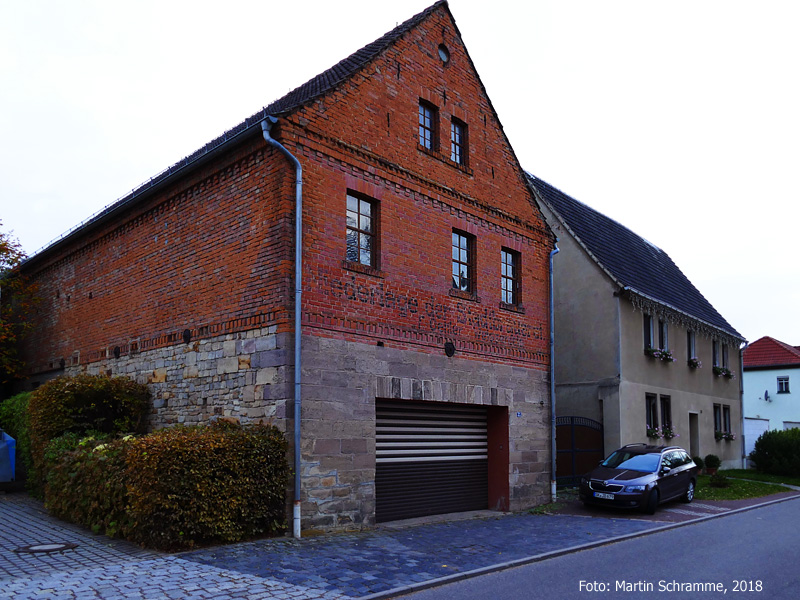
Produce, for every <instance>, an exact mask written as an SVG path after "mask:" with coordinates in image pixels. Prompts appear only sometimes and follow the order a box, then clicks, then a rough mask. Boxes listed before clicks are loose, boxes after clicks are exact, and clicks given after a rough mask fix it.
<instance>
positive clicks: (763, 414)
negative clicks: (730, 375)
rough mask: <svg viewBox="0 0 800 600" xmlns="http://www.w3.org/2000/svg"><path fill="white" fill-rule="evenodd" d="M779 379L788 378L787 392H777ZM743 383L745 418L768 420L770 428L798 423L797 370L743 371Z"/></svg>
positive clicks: (799, 371)
mask: <svg viewBox="0 0 800 600" xmlns="http://www.w3.org/2000/svg"><path fill="white" fill-rule="evenodd" d="M778 377H788V378H789V392H788V393H778ZM743 381H744V400H743V402H744V417H745V419H748V418H750V419H768V420H769V429H783V428H784V423H798V422H800V367H790V368H780V367H777V368H774V369H763V370H762V369H759V370H754V371H750V370H745V372H744V380H743ZM765 392H767V393H768V394H769V400H767V399H765Z"/></svg>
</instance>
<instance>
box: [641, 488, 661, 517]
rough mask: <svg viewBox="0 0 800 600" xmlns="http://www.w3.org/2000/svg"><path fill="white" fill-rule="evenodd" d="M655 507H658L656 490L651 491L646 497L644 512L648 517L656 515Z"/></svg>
mask: <svg viewBox="0 0 800 600" xmlns="http://www.w3.org/2000/svg"><path fill="white" fill-rule="evenodd" d="M656 506H658V490H653V491H652V492H650V495H649V496H648V497H647V502H646V503H645V505H644V512H645V513H646V514H648V515H654V514H656Z"/></svg>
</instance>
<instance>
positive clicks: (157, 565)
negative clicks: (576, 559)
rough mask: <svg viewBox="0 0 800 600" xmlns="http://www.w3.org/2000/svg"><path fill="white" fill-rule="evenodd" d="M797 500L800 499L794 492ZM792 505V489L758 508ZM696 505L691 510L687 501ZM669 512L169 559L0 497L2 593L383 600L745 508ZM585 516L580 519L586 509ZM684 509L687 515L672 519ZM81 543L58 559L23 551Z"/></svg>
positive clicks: (386, 533) (337, 539)
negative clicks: (429, 584) (428, 584)
mask: <svg viewBox="0 0 800 600" xmlns="http://www.w3.org/2000/svg"><path fill="white" fill-rule="evenodd" d="M790 494H791V495H796V492H792V493H790ZM776 498H777V499H779V500H781V499H787V498H788V496H787V495H786V494H781V495H778V496H773V497H769V498H764V499H757V500H755V501H753V502H751V504H757V503H760V502H768V501H771V500H775V499H776ZM690 506H692V505H690ZM686 507H687V505H683V504H680V505H674V506H673V505H666V506H664V507H662V508H661V509H660V510H659V512H658V513H657V514H656V516H655V517H653V518H649V519H641V518H638V517H637V518H632V517H636V516H635V515H631V514H627V513H619V514H617V513H609V512H607V511H605V512H604V513H603V514H596V513H589V512H586V511H585V509H583V507H582V506H580V507H576V506H572V505H570V506H568V507H567V509H566V510H565V511H564V512H565V513H572V514H556V515H531V514H516V515H501V514H497V515H495V514H494V513H482V514H480V515H473V518H471V519H468V520H460V521H448V522H439V523H428V524H422V525H415V526H405V527H382V528H379V529H377V530H373V531H366V532H361V533H348V534H337V535H328V536H320V537H310V538H304V539H303V540H300V541H297V540H294V539H290V538H278V539H266V540H258V541H253V542H247V543H241V544H232V545H229V546H216V547H212V548H204V549H200V550H195V551H191V552H184V553H180V554H172V555H170V554H164V553H159V552H153V551H148V550H142V549H141V548H139V547H137V546H135V545H133V544H130V543H127V542H124V541H119V540H112V539H109V538H107V537H105V536H101V535H94V534H92V533H91V532H88V531H86V530H84V529H82V528H79V527H76V526H73V525H70V524H68V523H63V522H61V521H59V520H57V519H54V518H52V517H50V516H49V515H47V513H46V512H45V511H44V509H43V507H42V505H41V503H40V502H38V501H36V500H34V499H31V498H29V497H28V496H27V495H25V494H22V493H15V494H7V495H5V494H4V495H0V523H2V535H0V598H13V599H15V600H16V599H29V598H30V599H33V598H36V599H40V600H67V599H69V600H73V599H76V600H83V599H93V598H102V599H104V600H117V599H119V600H122V599H131V600H138V599H148V600H150V599H152V600H155V599H161V598H176V599H177V598H214V599H220V600H227V599H233V598H249V599H259V598H275V599H279V600H282V599H298V600H306V599H308V600H312V599H326V600H327V599H329V600H334V599H347V598H361V599H363V598H374V597H379V596H381V595H387V596H389V595H392V594H395V593H400V592H401V591H402V590H404V589H408V587H409V586H414V585H417V584H424V583H425V582H432V581H436V580H440V579H441V578H452V577H454V576H455V577H457V576H460V575H463V574H464V573H468V572H470V571H474V570H481V569H492V568H494V567H502V566H503V565H507V564H509V563H514V562H515V561H525V560H529V559H531V558H532V557H537V556H542V555H547V554H548V553H553V552H566V551H570V550H572V549H576V548H582V547H585V546H586V545H591V544H596V543H602V542H603V541H604V540H610V539H613V538H617V537H619V536H626V535H636V534H641V533H645V532H647V531H653V530H655V529H657V528H660V527H663V526H668V525H670V521H673V520H674V518H675V517H680V518H682V519H684V520H685V519H689V518H697V517H699V516H703V515H719V514H724V512H728V511H730V510H732V509H735V508H742V507H743V506H741V505H736V506H731V507H724V506H723V507H721V506H720V505H719V503H711V502H703V503H698V504H697V506H692V508H693V510H692V511H691V512H692V513H693V514H691V515H690V514H684V513H689V512H690V511H689V509H688V508H686ZM581 510H583V511H584V513H583V514H576V513H579V512H580V511H581ZM675 511H679V512H675ZM38 544H74V545H75V547H74V548H70V549H65V550H62V551H58V552H49V553H47V552H34V553H28V552H20V551H19V550H20V549H23V548H28V547H30V546H34V545H38Z"/></svg>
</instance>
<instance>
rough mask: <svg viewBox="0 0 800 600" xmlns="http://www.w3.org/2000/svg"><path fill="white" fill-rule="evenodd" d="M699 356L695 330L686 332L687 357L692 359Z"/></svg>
mask: <svg viewBox="0 0 800 600" xmlns="http://www.w3.org/2000/svg"><path fill="white" fill-rule="evenodd" d="M693 358H697V345H696V341H695V335H694V331H687V332H686V359H687V360H691V359H693Z"/></svg>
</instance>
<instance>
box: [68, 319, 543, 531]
mask: <svg viewBox="0 0 800 600" xmlns="http://www.w3.org/2000/svg"><path fill="white" fill-rule="evenodd" d="M292 358H293V353H292V336H291V335H290V334H279V333H276V332H275V328H274V327H267V328H262V329H256V330H252V331H248V332H244V333H239V334H229V335H225V336H220V337H215V338H209V339H203V340H197V341H191V342H190V343H188V344H177V345H174V346H169V347H166V348H160V349H156V350H152V351H147V352H141V353H137V354H133V355H130V356H122V357H120V358H119V359H115V358H113V357H110V358H106V359H103V360H101V361H98V362H96V363H92V364H90V365H78V366H74V367H67V369H66V370H65V372H66V374H75V373H78V372H81V371H83V372H88V373H95V374H97V373H105V374H109V375H112V376H117V375H122V376H127V377H130V378H132V379H135V380H136V381H139V382H141V383H146V384H148V386H149V387H150V389H151V391H152V394H153V408H152V411H151V413H150V416H149V421H148V425H149V428H150V429H157V428H160V427H165V426H170V425H173V424H176V423H185V424H195V423H204V422H208V421H210V420H212V419H214V418H218V417H234V418H237V419H239V420H240V421H241V422H243V423H247V422H254V421H258V420H260V419H267V420H272V422H273V423H275V424H276V425H277V426H278V427H280V428H281V429H282V430H283V431H285V432H286V433H287V438H289V443H290V452H289V454H290V456H289V457H288V459H289V460H290V461H291V460H292V456H291V454H292V450H291V448H292V436H293V426H292V422H291V416H292V394H293V381H292V378H293V366H292V364H291V363H292ZM302 388H303V404H302V418H303V422H302V441H301V447H302V462H301V465H302V466H301V468H302V473H301V477H302V485H303V490H302V495H301V497H302V515H303V528H304V529H318V530H323V531H333V530H347V529H360V528H363V527H371V526H372V525H374V523H375V400H376V398H386V399H399V400H414V401H420V400H422V401H431V402H442V403H451V402H452V403H459V404H475V405H484V406H504V407H507V408H508V414H509V430H508V438H509V464H508V466H507V468H508V473H507V475H508V478H509V479H508V481H509V492H510V498H509V504H510V509H511V510H521V509H524V508H527V507H530V506H534V505H536V504H540V503H542V502H545V501H547V498H548V497H549V485H550V438H549V436H550V406H549V394H548V379H547V373H546V372H545V371H542V370H540V369H532V368H525V367H522V366H512V365H506V364H498V363H489V362H482V361H477V360H474V359H466V358H462V357H459V356H458V354H456V356H454V357H452V358H448V357H447V356H446V355H445V354H444V352H442V353H441V354H431V353H428V352H418V351H412V350H407V349H399V348H391V347H384V346H377V345H373V344H367V343H358V342H352V341H344V340H339V339H330V338H324V337H316V336H313V335H305V336H303V381H302Z"/></svg>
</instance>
